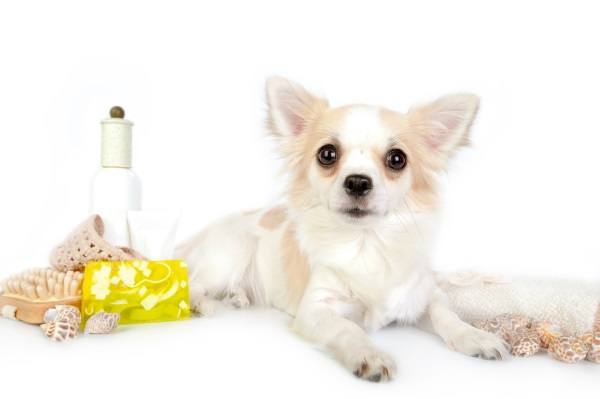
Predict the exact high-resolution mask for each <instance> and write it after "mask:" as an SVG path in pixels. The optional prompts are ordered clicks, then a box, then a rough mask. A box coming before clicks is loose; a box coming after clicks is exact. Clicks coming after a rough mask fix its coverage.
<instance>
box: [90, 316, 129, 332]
mask: <svg viewBox="0 0 600 399" xmlns="http://www.w3.org/2000/svg"><path fill="white" fill-rule="evenodd" d="M120 319H121V315H119V314H118V313H106V312H98V313H96V314H95V315H93V316H92V317H91V318H90V319H89V320H88V321H87V323H86V325H85V333H86V334H109V333H111V332H113V331H114V330H115V328H117V326H118V325H119V320H120Z"/></svg>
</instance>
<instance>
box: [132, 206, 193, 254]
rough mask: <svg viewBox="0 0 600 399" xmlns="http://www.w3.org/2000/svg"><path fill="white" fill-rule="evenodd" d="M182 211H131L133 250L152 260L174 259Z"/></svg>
mask: <svg viewBox="0 0 600 399" xmlns="http://www.w3.org/2000/svg"><path fill="white" fill-rule="evenodd" d="M180 215H181V212H180V211H172V210H156V211H154V210H152V211H129V212H127V222H128V223H129V240H130V243H131V248H133V249H134V250H136V251H137V252H139V253H140V254H142V255H143V256H145V257H146V258H147V259H151V260H167V259H173V253H174V252H175V235H176V233H177V223H178V222H179V217H180Z"/></svg>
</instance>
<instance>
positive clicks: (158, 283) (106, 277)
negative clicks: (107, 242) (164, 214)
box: [81, 260, 190, 326]
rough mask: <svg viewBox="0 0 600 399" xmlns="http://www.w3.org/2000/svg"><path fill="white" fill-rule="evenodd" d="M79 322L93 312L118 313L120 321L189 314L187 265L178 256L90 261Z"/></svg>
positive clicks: (140, 320) (165, 319)
mask: <svg viewBox="0 0 600 399" xmlns="http://www.w3.org/2000/svg"><path fill="white" fill-rule="evenodd" d="M81 310H82V312H81V314H82V325H83V326H85V323H86V322H87V320H88V319H89V318H90V317H92V316H93V315H94V314H96V313H98V312H100V311H104V312H107V313H119V314H120V315H121V319H120V321H119V323H120V324H134V323H148V322H159V321H174V320H182V319H186V318H188V317H189V316H190V292H189V287H188V268H187V265H186V264H185V262H183V261H180V260H161V261H145V260H126V261H97V262H89V263H88V264H87V265H86V267H85V275H84V278H83V287H82V298H81Z"/></svg>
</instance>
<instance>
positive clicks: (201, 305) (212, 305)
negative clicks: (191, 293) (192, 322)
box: [190, 295, 217, 316]
mask: <svg viewBox="0 0 600 399" xmlns="http://www.w3.org/2000/svg"><path fill="white" fill-rule="evenodd" d="M190 305H191V309H192V312H194V313H195V314H196V315H198V316H210V315H212V314H214V313H215V312H216V310H217V301H215V300H214V299H212V298H208V297H206V296H204V295H199V296H196V297H192V298H191V300H190Z"/></svg>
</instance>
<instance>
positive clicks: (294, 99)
mask: <svg viewBox="0 0 600 399" xmlns="http://www.w3.org/2000/svg"><path fill="white" fill-rule="evenodd" d="M266 88H267V104H268V106H269V116H268V119H267V124H268V127H269V130H270V131H271V133H272V134H274V135H276V136H294V135H299V134H301V133H302V132H304V130H305V129H306V127H307V126H308V125H309V124H310V122H312V121H314V120H315V119H316V118H317V117H318V116H319V115H320V114H321V113H322V112H323V111H324V110H325V109H327V106H328V104H327V101H326V100H324V99H322V98H319V97H317V96H315V95H313V94H311V93H309V92H308V91H307V90H306V89H304V88H303V87H302V86H300V85H299V84H297V83H294V82H292V81H289V80H287V79H285V78H282V77H279V76H273V77H271V78H269V79H268V80H267V87H266Z"/></svg>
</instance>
